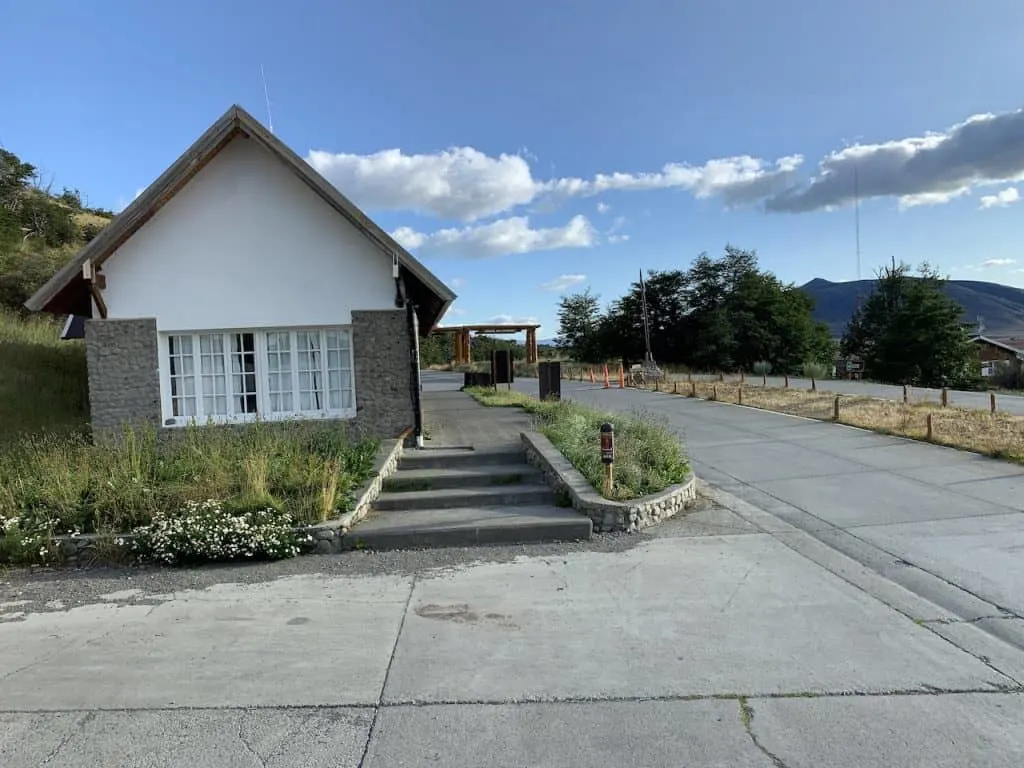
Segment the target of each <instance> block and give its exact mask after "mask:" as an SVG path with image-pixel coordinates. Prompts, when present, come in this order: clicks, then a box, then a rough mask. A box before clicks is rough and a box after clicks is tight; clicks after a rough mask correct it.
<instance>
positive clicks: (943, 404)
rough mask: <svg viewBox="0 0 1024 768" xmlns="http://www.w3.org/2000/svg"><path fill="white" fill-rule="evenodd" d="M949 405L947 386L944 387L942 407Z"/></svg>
mask: <svg viewBox="0 0 1024 768" xmlns="http://www.w3.org/2000/svg"><path fill="white" fill-rule="evenodd" d="M947 405H949V390H948V389H946V388H945V387H943V388H942V407H943V408H945V407H946V406H947Z"/></svg>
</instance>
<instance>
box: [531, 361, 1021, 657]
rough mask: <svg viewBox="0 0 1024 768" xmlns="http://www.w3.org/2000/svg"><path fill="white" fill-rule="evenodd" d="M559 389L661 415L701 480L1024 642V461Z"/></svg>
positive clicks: (710, 405)
mask: <svg viewBox="0 0 1024 768" xmlns="http://www.w3.org/2000/svg"><path fill="white" fill-rule="evenodd" d="M516 386H517V387H518V388H521V389H522V390H524V391H530V392H535V391H536V386H537V382H536V380H522V381H519V382H517V384H516ZM562 388H563V390H562V391H563V396H564V397H570V398H573V399H577V400H580V401H582V402H588V403H592V404H595V405H599V406H601V407H603V408H608V409H611V410H619V411H632V410H637V409H641V410H645V411H647V412H650V413H652V414H654V415H656V416H657V417H659V418H661V419H663V420H664V421H665V422H666V423H668V424H669V425H671V426H672V427H673V428H674V429H676V430H677V431H678V432H679V433H680V434H681V435H682V437H683V439H684V440H685V442H686V446H687V448H688V449H689V452H690V454H691V456H692V458H693V462H694V467H695V469H696V471H697V474H698V476H699V477H702V478H704V479H705V480H707V481H709V482H711V483H712V484H713V485H715V486H717V487H719V488H721V489H723V490H725V491H728V492H730V493H731V494H733V495H735V496H737V497H739V498H741V499H743V500H745V501H746V502H749V503H751V504H753V505H754V506H756V507H758V508H760V509H763V510H767V511H768V512H770V513H772V514H773V515H776V516H777V517H778V518H780V519H781V520H783V521H786V522H788V523H790V524H792V525H794V526H796V527H797V528H799V529H801V530H804V531H808V532H810V533H812V534H813V535H814V536H815V537H817V538H818V539H820V540H821V541H823V542H826V543H828V544H829V546H831V547H834V548H837V549H838V550H839V551H842V552H845V553H847V554H849V555H850V556H852V557H854V558H855V559H856V560H858V561H859V562H862V563H866V564H868V565H870V566H871V567H872V568H874V569H875V570H877V571H878V572H879V573H882V574H884V575H885V576H886V577H888V578H890V579H892V580H894V581H896V582H897V583H899V584H901V585H903V586H905V587H906V588H908V589H910V590H913V591H915V592H917V593H918V594H921V595H924V596H926V597H927V598H928V599H929V600H931V601H933V602H935V603H936V604H938V605H941V606H943V607H944V608H946V609H947V610H949V611H951V612H952V613H954V614H955V615H956V616H958V617H960V619H962V620H965V621H974V622H977V623H978V624H979V625H981V626H984V627H986V629H988V630H989V631H991V632H992V633H994V634H996V635H997V636H999V637H1001V638H1003V639H1004V640H1006V641H1007V642H1010V643H1014V644H1016V645H1017V646H1018V647H1021V648H1024V618H1021V617H1022V616H1024V556H1022V555H1024V512H1022V510H1024V467H1021V466H1018V465H1014V464H1009V463H1006V462H1001V461H996V460H993V459H988V458H985V457H982V456H979V455H976V454H971V453H967V452H963V451H956V450H952V449H949V448H942V447H938V446H931V445H927V444H923V443H920V442H915V441H911V440H905V439H901V438H895V437H887V436H882V435H877V434H874V433H871V432H867V431H864V430H860V429H856V428H852V427H844V426H838V425H833V424H828V423H823V422H817V421H811V420H807V419H802V418H797V417H792V416H786V415H782V414H775V413H770V412H767V411H760V410H756V409H753V408H744V407H738V406H734V405H728V404H724V403H714V402H708V401H703V400H692V399H689V398H685V397H679V396H673V395H668V394H658V393H652V392H643V391H638V390H631V389H626V390H619V389H617V388H614V387H613V388H612V389H608V390H605V389H603V388H602V387H601V386H600V385H597V386H594V385H591V384H581V383H579V382H563V383H562Z"/></svg>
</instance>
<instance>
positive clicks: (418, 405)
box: [405, 301, 423, 448]
mask: <svg viewBox="0 0 1024 768" xmlns="http://www.w3.org/2000/svg"><path fill="white" fill-rule="evenodd" d="M405 313H406V318H407V320H408V324H409V389H410V394H411V395H412V412H413V417H414V418H415V431H416V434H415V438H416V447H417V448H419V447H420V443H421V442H422V440H421V438H422V436H423V405H422V398H421V397H420V358H419V355H418V354H416V350H417V349H418V348H419V327H418V323H417V322H416V307H415V306H413V303H412V302H411V301H406V302H405Z"/></svg>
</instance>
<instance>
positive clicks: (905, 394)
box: [903, 384, 909, 403]
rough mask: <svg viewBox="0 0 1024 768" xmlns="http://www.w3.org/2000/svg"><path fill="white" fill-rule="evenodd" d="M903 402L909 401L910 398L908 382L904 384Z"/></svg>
mask: <svg viewBox="0 0 1024 768" xmlns="http://www.w3.org/2000/svg"><path fill="white" fill-rule="evenodd" d="M903 402H904V403H906V402H909V401H908V399H907V385H906V384H904V385H903Z"/></svg>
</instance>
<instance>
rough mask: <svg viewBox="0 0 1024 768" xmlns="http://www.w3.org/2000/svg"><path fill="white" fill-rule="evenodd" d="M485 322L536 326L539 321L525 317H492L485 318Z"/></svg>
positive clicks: (531, 317)
mask: <svg viewBox="0 0 1024 768" xmlns="http://www.w3.org/2000/svg"><path fill="white" fill-rule="evenodd" d="M487 322H488V323H495V324H497V325H536V324H537V323H539V322H540V320H538V319H537V318H536V317H533V316H529V317H528V316H526V315H492V316H491V317H489V318H487Z"/></svg>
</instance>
